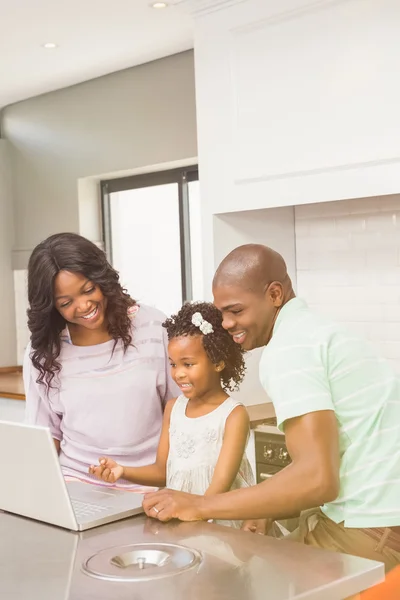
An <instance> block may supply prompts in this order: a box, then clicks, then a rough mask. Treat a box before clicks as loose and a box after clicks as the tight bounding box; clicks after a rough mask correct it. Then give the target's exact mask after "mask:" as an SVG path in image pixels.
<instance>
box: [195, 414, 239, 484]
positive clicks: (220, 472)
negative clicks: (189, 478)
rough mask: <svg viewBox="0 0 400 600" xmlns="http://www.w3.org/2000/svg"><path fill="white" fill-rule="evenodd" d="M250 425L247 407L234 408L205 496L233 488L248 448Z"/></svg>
mask: <svg viewBox="0 0 400 600" xmlns="http://www.w3.org/2000/svg"><path fill="white" fill-rule="evenodd" d="M249 426H250V421H249V415H248V413H247V410H246V409H245V407H244V406H237V407H236V408H234V409H233V411H232V412H231V414H230V415H229V417H228V418H227V420H226V423H225V431H224V441H223V443H222V448H221V452H220V455H219V457H218V461H217V464H216V467H215V471H214V475H213V478H212V480H211V484H210V486H209V487H208V489H207V491H206V493H205V496H211V495H213V494H222V493H223V492H228V491H229V490H230V489H231V487H232V484H233V482H234V481H235V478H236V475H237V474H238V471H239V468H240V463H241V462H242V458H243V454H244V453H245V450H246V445H247V440H248V436H249Z"/></svg>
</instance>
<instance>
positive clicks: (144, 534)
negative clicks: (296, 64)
mask: <svg viewBox="0 0 400 600" xmlns="http://www.w3.org/2000/svg"><path fill="white" fill-rule="evenodd" d="M0 539H1V544H0V580H1V592H2V594H1V595H2V597H3V598H5V599H7V600H9V599H10V600H11V599H12V600H28V599H29V600H106V599H107V600H110V599H112V598H118V600H128V599H129V600H144V599H146V600H149V598H152V599H154V600H158V599H159V598H162V599H163V600H181V599H182V600H183V599H185V600H186V599H187V600H203V599H204V598H209V599H212V600H228V599H229V600H269V599H270V600H343V599H344V598H347V597H349V596H352V595H353V594H357V593H358V592H360V591H361V590H363V589H366V588H368V587H370V586H372V585H375V584H377V583H379V582H380V581H382V580H383V577H384V568H383V565H382V564H380V563H376V562H373V561H368V560H365V559H361V558H357V557H353V556H346V555H341V554H336V553H333V552H326V551H324V550H318V549H315V548H308V547H305V546H300V545H299V544H297V543H295V542H287V541H284V540H278V539H274V538H267V537H262V536H258V535H254V534H250V533H243V532H240V531H237V530H233V529H230V528H228V527H220V526H218V525H214V524H211V523H169V524H162V523H159V522H158V521H155V520H152V519H146V518H145V517H144V516H139V517H134V518H131V519H128V520H125V521H120V522H118V523H114V524H110V525H105V526H103V527H99V528H97V529H93V530H91V531H87V532H84V533H73V532H69V531H65V530H62V529H59V528H56V527H53V526H50V525H45V524H41V523H38V522H35V521H29V520H26V519H23V518H20V517H16V516H13V515H8V514H5V513H1V512H0ZM149 543H151V544H158V545H160V544H161V546H159V549H160V548H161V549H162V548H163V546H162V544H178V545H183V546H186V547H189V548H192V549H193V548H194V549H195V550H197V551H198V552H199V553H201V554H198V555H197V557H198V558H199V557H200V559H199V560H200V563H199V564H197V565H195V566H194V567H193V568H191V569H187V570H184V571H181V572H180V573H178V574H176V575H171V574H170V575H169V576H167V577H163V578H154V577H153V574H155V575H157V574H160V573H161V571H160V568H159V567H151V566H150V565H149V566H146V567H145V568H143V562H142V568H139V567H138V564H139V563H138V562H137V563H136V565H134V566H128V567H121V566H113V565H112V563H111V562H110V557H113V556H114V555H117V554H118V555H120V554H121V553H123V552H125V553H126V552H127V551H128V550H132V547H130V548H126V546H130V545H132V544H149ZM121 547H125V548H121ZM107 548H113V549H112V550H111V551H110V553H109V555H108V559H107V560H106V561H105V562H104V564H103V566H100V568H99V563H98V564H97V567H96V568H97V572H98V575H97V577H94V576H93V570H94V571H95V570H96V569H93V565H94V563H95V562H96V561H98V560H99V558H98V557H97V558H95V559H92V560H89V562H88V563H87V562H86V561H88V559H90V557H92V556H93V555H95V554H96V553H98V552H100V551H102V550H104V549H107ZM142 550H143V549H142ZM124 556H125V555H124ZM132 556H133V555H132ZM137 560H138V561H140V560H142V561H143V559H137ZM93 561H94V562H93ZM85 564H86V568H87V569H89V571H90V569H92V575H88V574H86V572H85V571H84V567H83V565H85ZM163 568H164V567H163ZM161 570H162V569H161ZM108 571H113V573H114V575H113V577H119V578H120V579H123V578H124V577H125V578H130V579H131V580H132V579H136V581H123V580H117V579H114V580H110V579H106V578H105V577H104V575H102V573H104V572H108Z"/></svg>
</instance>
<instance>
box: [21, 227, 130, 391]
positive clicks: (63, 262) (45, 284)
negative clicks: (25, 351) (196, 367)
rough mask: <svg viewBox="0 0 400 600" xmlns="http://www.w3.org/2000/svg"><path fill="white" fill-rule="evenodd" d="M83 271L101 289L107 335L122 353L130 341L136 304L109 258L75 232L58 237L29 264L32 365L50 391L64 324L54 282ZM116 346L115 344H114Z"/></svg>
mask: <svg viewBox="0 0 400 600" xmlns="http://www.w3.org/2000/svg"><path fill="white" fill-rule="evenodd" d="M63 270H65V271H70V272H72V273H80V274H82V275H84V276H85V277H87V278H88V279H89V280H90V281H92V282H93V283H94V284H96V285H98V286H99V288H100V290H101V292H102V293H103V295H104V296H105V297H106V298H107V320H108V331H109V333H110V335H111V336H112V337H113V338H114V340H115V344H116V343H117V342H118V340H120V339H121V340H122V342H123V345H124V350H125V351H126V350H127V348H128V346H129V345H130V344H131V342H132V335H131V320H130V318H129V316H128V308H129V307H130V306H133V305H134V304H135V301H134V300H133V299H132V298H131V297H130V296H129V295H128V294H127V292H126V291H125V290H124V289H123V288H122V286H121V284H120V283H119V275H118V273H117V271H115V269H113V268H112V266H111V265H110V263H109V262H108V261H107V258H106V255H105V254H104V252H103V251H102V250H100V248H98V247H97V246H96V245H95V244H93V242H90V241H89V240H87V239H86V238H84V237H82V236H80V235H77V234H75V233H58V234H56V235H52V236H50V237H49V238H47V239H46V240H44V241H43V242H41V243H40V244H39V245H38V246H36V248H35V249H34V250H33V252H32V254H31V257H30V259H29V264H28V300H29V308H28V327H29V330H30V332H31V346H32V353H31V361H32V364H33V366H34V367H35V368H36V369H37V370H38V372H39V376H38V379H37V382H38V383H44V384H45V385H46V387H47V389H49V388H50V387H52V382H53V379H54V377H55V375H56V374H58V373H59V372H60V369H61V365H60V363H59V361H58V360H57V359H58V357H59V355H60V350H61V341H60V333H61V331H62V330H63V329H64V328H65V325H66V321H65V320H64V319H63V317H62V316H61V315H60V313H59V312H58V310H57V309H56V307H55V304H54V294H53V287H54V280H55V278H56V276H57V274H58V273H59V272H60V271H63ZM114 348H115V345H114Z"/></svg>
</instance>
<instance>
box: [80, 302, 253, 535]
mask: <svg viewBox="0 0 400 600" xmlns="http://www.w3.org/2000/svg"><path fill="white" fill-rule="evenodd" d="M163 326H164V327H165V328H166V330H167V333H168V340H169V345H168V354H169V360H170V364H171V371H172V377H173V379H174V380H175V382H176V383H177V384H178V386H179V387H180V390H181V392H182V393H181V395H180V396H179V397H178V398H176V399H174V400H171V401H169V402H168V403H167V405H166V408H165V412H164V420H163V426H162V432H161V438H160V442H159V446H158V451H157V459H156V462H155V463H154V464H152V465H148V466H146V467H136V468H135V467H125V466H122V465H120V464H118V463H117V462H116V461H114V460H112V459H110V458H106V457H103V458H100V460H99V465H97V466H91V467H90V473H91V474H94V475H96V476H97V477H99V478H101V479H103V480H104V481H106V482H107V483H115V482H116V481H117V480H118V479H119V478H120V477H123V478H124V479H127V480H129V481H132V482H135V483H137V484H141V485H148V486H157V487H162V486H165V485H167V487H168V488H171V489H175V490H180V491H184V492H190V493H193V494H201V495H204V494H205V495H209V494H220V493H222V492H227V491H229V490H232V489H237V488H240V487H247V486H250V485H253V484H254V478H253V473H252V471H251V467H250V465H249V462H248V460H247V458H246V456H245V449H246V444H247V440H248V435H249V417H248V414H247V411H246V409H245V407H244V406H243V405H242V404H241V403H240V402H237V401H236V400H233V398H231V397H230V396H229V394H228V393H227V391H233V390H235V389H237V388H238V385H239V383H240V382H241V381H242V379H243V376H244V372H245V365H244V361H243V350H242V349H241V347H240V346H239V344H236V343H235V342H234V341H233V338H232V337H231V336H230V335H229V333H228V332H227V331H225V329H223V327H222V316H221V313H220V312H219V311H218V309H217V308H215V306H213V305H212V304H209V303H206V302H202V303H200V302H199V303H193V304H185V305H184V306H183V307H182V308H181V310H180V311H179V312H178V314H177V315H175V316H172V317H171V318H170V319H167V320H166V321H165V323H164V324H163ZM223 524H229V523H228V522H226V521H225V522H224V523H223ZM231 525H233V526H234V527H240V525H241V523H240V522H231Z"/></svg>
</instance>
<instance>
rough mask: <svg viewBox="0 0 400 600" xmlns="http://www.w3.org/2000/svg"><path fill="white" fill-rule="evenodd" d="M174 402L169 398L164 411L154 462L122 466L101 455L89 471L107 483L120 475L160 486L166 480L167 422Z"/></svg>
mask: <svg viewBox="0 0 400 600" xmlns="http://www.w3.org/2000/svg"><path fill="white" fill-rule="evenodd" d="M174 404H175V399H174V400H170V401H169V402H168V403H167V405H166V407H165V411H164V417H163V424H162V429H161V437H160V441H159V444H158V449H157V457H156V462H155V463H154V464H152V465H146V466H144V467H123V466H122V465H119V464H118V463H117V462H115V461H114V460H112V459H110V458H107V457H102V458H100V459H99V464H98V465H97V466H91V467H90V469H89V473H91V474H93V475H96V477H99V479H103V480H104V481H107V483H115V482H116V481H117V480H118V479H120V478H121V477H122V478H123V479H127V480H128V481H132V483H137V484H139V485H148V486H155V487H162V486H164V485H165V482H166V472H167V460H168V453H169V423H170V418H171V411H172V408H173V406H174Z"/></svg>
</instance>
